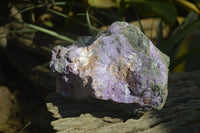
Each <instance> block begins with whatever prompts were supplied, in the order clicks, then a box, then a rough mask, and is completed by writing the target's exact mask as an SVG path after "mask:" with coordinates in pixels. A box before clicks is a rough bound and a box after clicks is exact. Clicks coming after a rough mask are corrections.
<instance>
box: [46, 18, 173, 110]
mask: <svg viewBox="0 0 200 133" xmlns="http://www.w3.org/2000/svg"><path fill="white" fill-rule="evenodd" d="M168 66H169V57H168V56H167V55H165V54H164V53H162V52H161V51H159V50H158V49H157V48H156V47H155V46H154V44H153V43H152V42H151V41H150V40H149V39H148V38H147V37H146V36H145V35H144V34H143V33H142V32H141V31H140V30H139V28H137V27H136V26H133V25H129V24H128V23H127V22H114V23H113V24H112V25H111V26H110V28H109V29H108V31H106V32H102V33H99V34H98V35H97V36H96V37H82V38H80V39H78V40H77V41H76V42H75V44H73V45H71V46H68V47H63V46H56V47H54V48H53V50H52V60H51V62H50V68H51V72H52V73H53V75H54V76H55V77H56V87H57V88H56V89H57V92H60V93H61V94H62V95H63V96H67V97H74V98H78V99H83V98H87V97H95V98H97V99H102V100H112V101H114V102H117V103H124V104H126V103H129V104H131V103H136V104H139V105H140V106H141V107H144V108H145V109H146V110H151V109H161V108H162V107H163V106H164V104H165V101H166V98H167V94H168V91H167V86H168Z"/></svg>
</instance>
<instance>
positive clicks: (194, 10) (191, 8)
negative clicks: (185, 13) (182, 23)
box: [175, 0, 200, 14]
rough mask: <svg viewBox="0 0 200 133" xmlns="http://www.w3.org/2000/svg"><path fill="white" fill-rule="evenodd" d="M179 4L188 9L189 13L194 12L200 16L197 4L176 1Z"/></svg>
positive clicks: (185, 0) (180, 0)
mask: <svg viewBox="0 0 200 133" xmlns="http://www.w3.org/2000/svg"><path fill="white" fill-rule="evenodd" d="M175 1H176V2H177V3H178V4H180V5H181V6H183V7H185V8H186V9H188V10H189V11H193V12H195V13H197V14H200V10H199V9H198V8H197V7H196V6H195V4H193V3H192V2H190V1H187V0H175Z"/></svg>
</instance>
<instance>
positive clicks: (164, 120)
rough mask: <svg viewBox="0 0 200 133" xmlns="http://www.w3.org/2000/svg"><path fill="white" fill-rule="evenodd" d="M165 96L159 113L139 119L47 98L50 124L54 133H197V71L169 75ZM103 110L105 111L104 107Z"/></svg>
mask: <svg viewBox="0 0 200 133" xmlns="http://www.w3.org/2000/svg"><path fill="white" fill-rule="evenodd" d="M168 90H169V95H168V98H167V101H166V104H165V107H164V108H163V109H162V110H159V111H157V110H153V111H147V112H145V113H144V115H143V116H142V117H140V118H139V119H135V118H134V115H132V114H130V113H125V112H123V111H119V110H118V109H117V108H115V107H113V106H112V105H104V106H103V105H99V104H92V103H91V102H85V103H84V102H83V100H77V101H75V100H72V99H66V98H64V97H62V96H61V95H59V94H56V93H54V94H51V95H49V96H48V97H47V104H46V105H47V108H48V111H49V112H51V113H52V114H53V117H54V118H56V120H54V121H52V122H51V125H52V126H53V128H54V130H56V132H58V133H199V132H200V71H196V72H184V73H180V74H171V75H169V88H168ZM105 106H106V107H105Z"/></svg>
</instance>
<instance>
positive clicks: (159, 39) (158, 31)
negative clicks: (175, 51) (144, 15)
mask: <svg viewBox="0 0 200 133" xmlns="http://www.w3.org/2000/svg"><path fill="white" fill-rule="evenodd" d="M162 31H163V27H162V20H161V19H159V20H158V25H157V28H156V45H157V46H158V47H159V46H160V44H161V43H162V40H163V34H162Z"/></svg>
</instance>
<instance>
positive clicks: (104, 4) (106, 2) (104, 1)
mask: <svg viewBox="0 0 200 133" xmlns="http://www.w3.org/2000/svg"><path fill="white" fill-rule="evenodd" d="M88 3H89V5H90V6H93V7H99V8H111V7H119V6H120V0H88Z"/></svg>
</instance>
